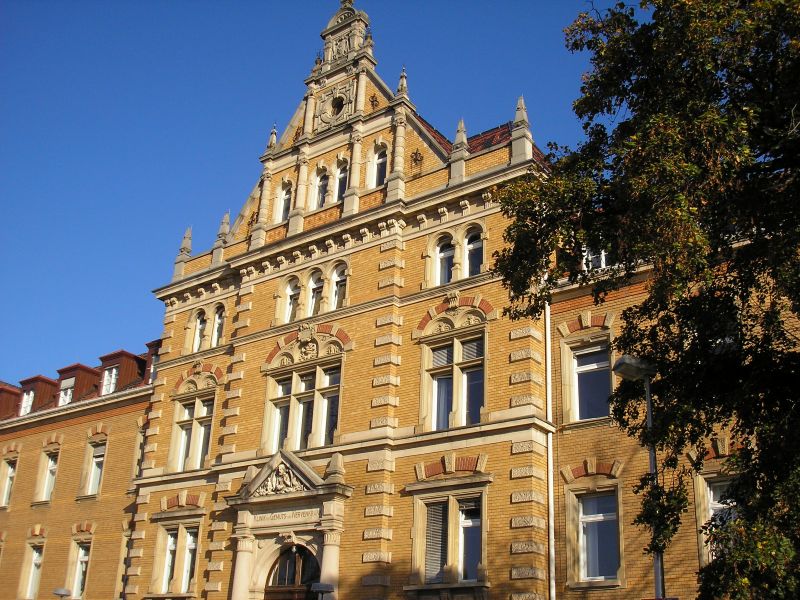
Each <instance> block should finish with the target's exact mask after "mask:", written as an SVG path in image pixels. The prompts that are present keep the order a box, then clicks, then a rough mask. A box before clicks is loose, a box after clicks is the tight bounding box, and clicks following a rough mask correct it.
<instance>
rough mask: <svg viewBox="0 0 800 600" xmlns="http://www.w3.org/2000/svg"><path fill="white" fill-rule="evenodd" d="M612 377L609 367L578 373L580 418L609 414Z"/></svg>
mask: <svg viewBox="0 0 800 600" xmlns="http://www.w3.org/2000/svg"><path fill="white" fill-rule="evenodd" d="M610 394H611V377H610V374H609V371H608V367H606V368H603V369H597V370H594V371H586V372H584V373H578V418H579V419H592V418H594V417H607V416H608V397H609V395H610Z"/></svg>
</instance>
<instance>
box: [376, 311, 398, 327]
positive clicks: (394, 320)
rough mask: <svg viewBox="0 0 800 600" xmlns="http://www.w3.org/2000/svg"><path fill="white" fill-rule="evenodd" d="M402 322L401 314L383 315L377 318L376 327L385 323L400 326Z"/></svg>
mask: <svg viewBox="0 0 800 600" xmlns="http://www.w3.org/2000/svg"><path fill="white" fill-rule="evenodd" d="M402 324H403V317H402V316H401V315H396V314H394V313H390V314H388V315H383V316H382V317H378V318H377V319H375V326H376V327H383V326H384V325H398V326H400V325H402Z"/></svg>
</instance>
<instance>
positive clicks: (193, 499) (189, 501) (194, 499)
mask: <svg viewBox="0 0 800 600" xmlns="http://www.w3.org/2000/svg"><path fill="white" fill-rule="evenodd" d="M186 505H187V506H200V496H199V495H197V494H187V495H186Z"/></svg>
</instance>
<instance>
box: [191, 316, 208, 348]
mask: <svg viewBox="0 0 800 600" xmlns="http://www.w3.org/2000/svg"><path fill="white" fill-rule="evenodd" d="M205 334H206V313H204V312H203V311H202V310H201V311H200V312H198V313H197V315H196V316H195V318H194V339H193V340H192V352H197V351H198V350H200V348H202V346H203V337H204V336H205Z"/></svg>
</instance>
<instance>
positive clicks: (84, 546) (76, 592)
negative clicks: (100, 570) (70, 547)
mask: <svg viewBox="0 0 800 600" xmlns="http://www.w3.org/2000/svg"><path fill="white" fill-rule="evenodd" d="M90 549H91V546H90V544H88V543H86V542H79V543H78V544H77V562H76V564H75V578H74V583H73V584H72V597H73V598H83V595H84V593H85V592H86V576H87V575H88V574H89V550H90Z"/></svg>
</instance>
